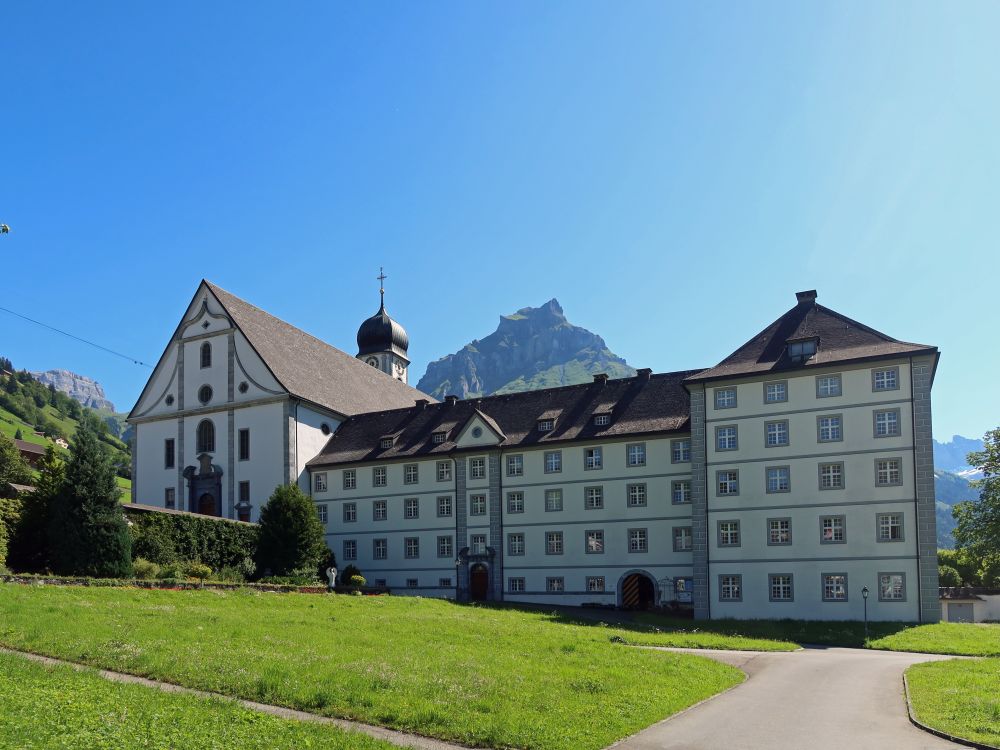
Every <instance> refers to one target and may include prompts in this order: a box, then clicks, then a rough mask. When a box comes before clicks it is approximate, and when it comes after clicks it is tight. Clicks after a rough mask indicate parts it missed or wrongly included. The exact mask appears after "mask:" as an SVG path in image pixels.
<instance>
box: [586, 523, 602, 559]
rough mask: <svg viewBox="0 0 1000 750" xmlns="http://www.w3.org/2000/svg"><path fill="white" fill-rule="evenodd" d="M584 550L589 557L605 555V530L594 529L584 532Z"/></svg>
mask: <svg viewBox="0 0 1000 750" xmlns="http://www.w3.org/2000/svg"><path fill="white" fill-rule="evenodd" d="M584 539H585V545H584V550H585V552H586V553H587V554H588V555H603V554H604V530H603V529H592V530H590V531H586V532H584Z"/></svg>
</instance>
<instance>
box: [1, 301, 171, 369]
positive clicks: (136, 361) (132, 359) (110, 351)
mask: <svg viewBox="0 0 1000 750" xmlns="http://www.w3.org/2000/svg"><path fill="white" fill-rule="evenodd" d="M0 310H2V311H3V312H5V313H10V314H11V315H13V316H15V317H17V318H21V319H22V320H27V321H28V322H29V323H34V324H35V325H36V326H41V327H42V328H48V329H49V330H50V331H55V332H56V333H61V334H62V335H63V336H69V337H70V338H71V339H76V340H77V341H80V342H82V343H84V344H87V345H88V346H92V347H94V348H95V349H100V350H101V351H105V352H107V353H108V354H114V355H115V356H116V357H121V358H122V359H127V360H128V361H129V362H131V363H132V364H136V365H142V366H143V367H149V368H152V367H153V366H152V365H150V364H147V363H146V362H143V361H142V360H139V359H136V358H135V357H130V356H128V355H127V354H122V353H121V352H116V351H115V350H114V349H108V347H106V346H101V345H100V344H97V343H95V342H93V341H89V340H88V339H84V338H80V337H79V336H75V335H74V334H72V333H69V332H67V331H64V330H62V329H61V328H56V327H55V326H50V325H49V324H48V323H42V322H41V321H40V320H35V319H34V318H29V317H28V316H27V315H21V313H19V312H14V311H13V310H8V309H7V308H6V307H0Z"/></svg>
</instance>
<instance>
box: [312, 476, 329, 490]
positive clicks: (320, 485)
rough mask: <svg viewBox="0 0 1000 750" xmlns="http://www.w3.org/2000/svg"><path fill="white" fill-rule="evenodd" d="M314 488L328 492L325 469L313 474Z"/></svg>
mask: <svg viewBox="0 0 1000 750" xmlns="http://www.w3.org/2000/svg"><path fill="white" fill-rule="evenodd" d="M313 490H314V491H316V492H326V472H325V471H321V472H318V473H316V474H314V475H313Z"/></svg>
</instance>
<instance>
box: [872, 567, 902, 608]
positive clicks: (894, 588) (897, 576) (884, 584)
mask: <svg viewBox="0 0 1000 750" xmlns="http://www.w3.org/2000/svg"><path fill="white" fill-rule="evenodd" d="M878 600H879V601H880V602H902V601H905V600H906V576H905V575H904V574H902V573H879V574H878Z"/></svg>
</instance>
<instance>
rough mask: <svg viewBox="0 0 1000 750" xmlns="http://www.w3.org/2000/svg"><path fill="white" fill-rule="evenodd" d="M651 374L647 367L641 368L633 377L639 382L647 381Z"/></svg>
mask: <svg viewBox="0 0 1000 750" xmlns="http://www.w3.org/2000/svg"><path fill="white" fill-rule="evenodd" d="M652 374H653V371H652V370H651V369H649V368H648V367H641V368H639V369H638V370H636V371H635V376H636V377H637V378H639V380H649V378H650V376H651V375H652Z"/></svg>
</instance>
